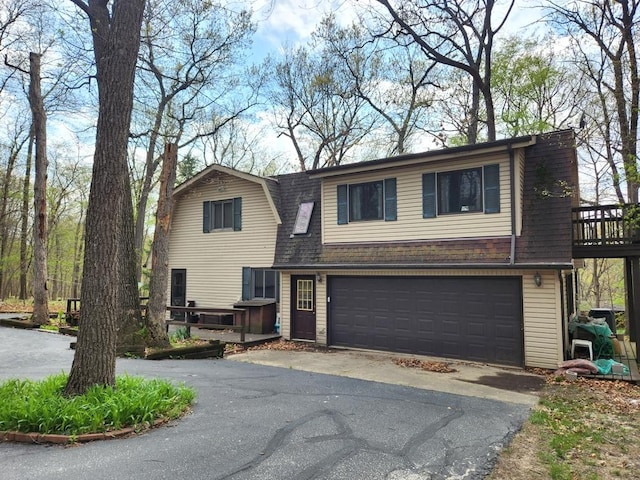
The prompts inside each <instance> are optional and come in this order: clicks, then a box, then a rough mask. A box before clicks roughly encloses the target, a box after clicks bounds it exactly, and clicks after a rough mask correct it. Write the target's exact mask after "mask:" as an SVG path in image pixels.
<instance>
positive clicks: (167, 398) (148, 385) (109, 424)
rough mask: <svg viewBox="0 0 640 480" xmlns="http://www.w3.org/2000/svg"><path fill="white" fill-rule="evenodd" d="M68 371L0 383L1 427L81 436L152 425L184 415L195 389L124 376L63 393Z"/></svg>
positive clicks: (155, 380) (0, 428) (12, 429)
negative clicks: (73, 393) (74, 392)
mask: <svg viewBox="0 0 640 480" xmlns="http://www.w3.org/2000/svg"><path fill="white" fill-rule="evenodd" d="M66 383H67V374H64V373H61V374H58V375H53V376H50V377H47V378H46V379H44V380H40V381H32V380H23V379H11V380H7V381H5V382H3V383H1V384H0V431H3V430H7V431H19V432H25V433H28V432H38V433H43V434H45V433H55V434H63V435H80V434H84V433H99V432H107V431H111V430H118V429H121V428H126V427H140V428H143V427H145V426H148V425H149V424H151V423H152V422H154V421H155V420H157V419H165V418H167V419H173V418H177V417H179V416H180V415H182V414H183V413H184V412H185V411H186V410H187V409H188V408H189V406H190V405H191V404H192V403H193V401H194V400H195V391H194V390H193V389H191V388H189V387H186V386H184V385H180V386H175V385H173V384H172V383H170V382H168V381H166V380H158V379H153V380H146V379H144V378H142V377H130V376H127V375H124V376H119V377H117V379H116V386H115V388H114V387H102V386H94V387H92V388H90V389H89V390H88V391H87V392H86V393H85V394H84V395H80V396H76V397H70V398H67V397H65V396H64V395H63V392H64V388H65V385H66Z"/></svg>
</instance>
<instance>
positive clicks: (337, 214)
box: [170, 131, 579, 368]
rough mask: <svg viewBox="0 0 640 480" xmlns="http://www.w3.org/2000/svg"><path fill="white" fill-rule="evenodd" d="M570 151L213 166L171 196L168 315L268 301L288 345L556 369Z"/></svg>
mask: <svg viewBox="0 0 640 480" xmlns="http://www.w3.org/2000/svg"><path fill="white" fill-rule="evenodd" d="M574 143H575V142H574V135H573V132H572V131H562V132H554V133H551V134H545V135H536V136H525V137H519V138H514V139H507V140H499V141H495V142H490V143H483V144H477V145H469V146H463V147H455V148H448V149H444V150H437V151H428V152H423V153H417V154H407V155H400V156H396V157H390V158H383V159H378V160H372V161H367V162H360V163H354V164H347V165H340V166H335V167H330V168H324V169H318V170H314V171H309V172H303V173H295V174H290V175H281V176H277V177H274V178H261V177H256V176H253V175H248V174H245V173H241V172H237V171H234V170H231V169H227V168H224V167H220V166H211V167H209V168H207V169H205V170H204V171H202V172H201V173H200V174H198V175H196V176H195V177H194V178H193V179H191V180H189V181H188V182H186V183H185V184H183V185H180V186H179V187H178V188H177V189H176V209H175V211H174V216H173V218H174V220H173V224H172V233H171V241H170V266H171V269H172V275H171V279H172V285H171V292H172V304H174V305H176V304H184V303H179V302H184V301H185V300H186V299H187V297H188V299H189V300H195V301H196V302H198V305H206V304H208V305H210V306H224V305H232V304H233V303H235V302H237V301H238V300H240V299H241V298H265V297H266V298H269V297H270V296H271V297H272V298H274V299H277V300H278V302H279V315H280V322H281V331H282V335H283V336H284V337H285V338H287V339H298V340H311V341H315V342H317V343H319V344H325V345H331V346H341V347H353V348H364V349H374V350H385V351H391V352H403V353H413V354H421V355H433V356H439V357H447V358H455V359H465V360H472V361H481V362H489V363H496V364H503V365H513V366H532V367H533V366H536V367H545V368H555V367H556V366H557V365H558V363H559V362H560V361H562V360H563V358H564V352H565V351H566V349H567V345H566V334H565V332H566V322H567V319H568V317H569V316H570V314H571V313H573V311H574V303H575V302H574V294H573V291H574V283H575V282H574V277H573V272H574V267H573V263H572V234H571V225H572V207H575V206H577V203H578V198H579V196H578V171H577V162H576V152H575V144H574ZM236 221H237V223H238V224H237V225H236ZM185 289H186V290H185ZM185 293H186V296H185ZM176 302H178V303H176Z"/></svg>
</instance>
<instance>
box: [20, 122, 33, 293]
mask: <svg viewBox="0 0 640 480" xmlns="http://www.w3.org/2000/svg"><path fill="white" fill-rule="evenodd" d="M32 155H33V125H31V131H30V132H29V148H28V150H27V165H26V166H25V172H24V182H23V184H22V212H20V217H21V220H20V223H21V228H20V297H19V298H20V300H26V299H27V270H29V260H28V251H27V237H28V235H29V192H30V191H31V159H32Z"/></svg>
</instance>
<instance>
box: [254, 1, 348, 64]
mask: <svg viewBox="0 0 640 480" xmlns="http://www.w3.org/2000/svg"><path fill="white" fill-rule="evenodd" d="M252 5H253V9H254V12H255V17H254V18H255V19H256V20H257V21H258V22H259V24H258V31H257V33H256V38H255V42H254V48H255V49H256V50H258V51H259V56H264V55H266V54H267V53H269V52H275V51H278V50H280V49H281V47H282V46H283V45H284V44H291V45H298V44H302V43H304V42H306V41H307V40H308V39H309V37H310V36H311V33H312V32H313V31H314V30H315V28H316V26H317V24H318V22H319V21H320V20H321V19H322V17H323V16H324V15H326V14H328V13H334V14H336V16H337V17H338V18H339V19H340V20H341V21H342V22H344V23H347V22H350V21H351V20H352V19H354V18H355V5H354V2H351V1H348V0H341V1H335V0H331V1H326V0H256V1H254V2H253V3H252ZM256 53H258V52H256Z"/></svg>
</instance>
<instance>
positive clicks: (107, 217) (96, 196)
mask: <svg viewBox="0 0 640 480" xmlns="http://www.w3.org/2000/svg"><path fill="white" fill-rule="evenodd" d="M72 1H73V3H74V4H75V5H76V6H78V8H80V9H82V10H83V11H84V12H85V13H86V14H87V16H88V17H89V21H90V24H91V33H92V35H93V49H94V54H95V60H96V69H97V79H98V93H99V114H98V124H97V132H96V145H95V154H94V162H93V174H92V181H91V191H90V194H89V206H88V208H87V217H86V231H85V238H86V241H85V254H84V267H83V268H84V272H83V276H82V292H81V295H80V299H81V300H80V301H81V307H80V329H79V332H78V342H77V345H76V353H75V357H74V359H73V365H72V366H71V372H70V374H69V380H68V382H67V385H66V388H65V394H67V395H77V394H82V393H84V392H85V391H86V390H87V389H88V388H89V387H91V386H92V385H114V384H115V379H116V378H115V370H116V348H117V345H118V343H120V345H124V344H126V343H127V342H130V341H132V339H133V338H134V336H135V335H132V334H131V333H132V331H133V330H134V329H135V324H136V323H137V322H138V323H139V322H140V321H141V319H140V305H139V297H138V288H137V287H138V286H137V280H136V275H135V272H136V270H135V265H136V256H135V250H134V247H133V205H132V201H131V193H130V192H131V189H130V179H129V167H128V162H127V146H128V139H129V126H130V123H131V111H132V108H133V81H134V75H135V66H136V60H137V56H138V50H139V48H140V26H141V24H142V14H143V11H144V6H145V1H144V0H114V1H113V2H106V1H93V0H89V1H88V4H87V3H85V2H84V1H82V0H72ZM109 5H111V6H112V7H111V11H109ZM134 334H135V332H134ZM119 339H120V342H118V340H119Z"/></svg>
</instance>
